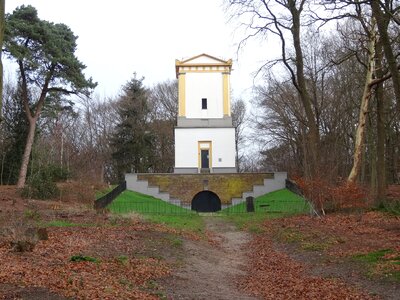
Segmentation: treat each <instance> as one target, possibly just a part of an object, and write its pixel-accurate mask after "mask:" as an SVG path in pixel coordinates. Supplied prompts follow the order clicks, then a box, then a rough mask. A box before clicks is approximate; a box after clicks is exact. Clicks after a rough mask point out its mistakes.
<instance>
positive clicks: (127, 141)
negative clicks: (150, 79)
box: [111, 75, 153, 179]
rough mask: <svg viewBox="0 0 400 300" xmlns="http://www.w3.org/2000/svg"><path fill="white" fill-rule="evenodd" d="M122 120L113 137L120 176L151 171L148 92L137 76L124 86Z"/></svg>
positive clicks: (121, 105)
mask: <svg viewBox="0 0 400 300" xmlns="http://www.w3.org/2000/svg"><path fill="white" fill-rule="evenodd" d="M117 110H118V115H119V122H118V124H117V126H116V130H115V134H114V136H113V138H112V142H111V143H112V146H113V147H114V149H115V150H114V152H113V154H112V157H113V159H114V161H115V163H116V168H117V172H118V175H119V179H122V178H123V176H124V173H127V172H134V173H139V172H148V171H150V170H151V168H152V166H151V162H152V161H153V160H152V156H153V151H152V146H153V136H152V134H151V133H150V131H149V113H150V110H149V107H148V91H147V89H146V88H145V87H144V86H143V78H141V79H137V78H136V75H135V76H134V77H133V78H132V79H131V80H130V81H129V82H128V83H127V84H126V85H125V86H124V87H123V91H122V95H121V96H120V99H119V101H118V108H117Z"/></svg>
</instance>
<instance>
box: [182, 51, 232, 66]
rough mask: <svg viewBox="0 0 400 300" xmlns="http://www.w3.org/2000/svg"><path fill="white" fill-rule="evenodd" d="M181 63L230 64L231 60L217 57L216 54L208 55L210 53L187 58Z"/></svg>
mask: <svg viewBox="0 0 400 300" xmlns="http://www.w3.org/2000/svg"><path fill="white" fill-rule="evenodd" d="M180 64H181V65H197V64H199V65H204V64H210V65H219V64H222V65H225V64H229V61H225V60H222V59H219V58H216V57H214V56H211V55H208V54H205V53H203V54H200V55H197V56H194V57H191V58H188V59H185V60H182V61H180Z"/></svg>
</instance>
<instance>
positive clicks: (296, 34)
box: [288, 0, 320, 177]
mask: <svg viewBox="0 0 400 300" xmlns="http://www.w3.org/2000/svg"><path fill="white" fill-rule="evenodd" d="M303 4H304V1H302V2H301V4H300V8H299V9H298V8H297V7H296V1H294V0H289V1H288V7H289V9H290V12H291V14H292V17H293V25H292V28H291V32H292V37H293V45H294V49H295V53H296V62H295V64H296V78H297V86H296V88H297V90H298V92H299V95H300V100H301V102H302V105H303V107H304V112H305V114H306V117H307V125H308V133H307V141H308V145H307V146H308V149H309V152H310V154H311V157H310V162H311V166H310V175H311V176H312V177H313V176H315V175H316V173H317V172H318V168H319V155H318V153H319V152H318V151H319V149H318V147H319V139H320V137H319V129H318V124H317V120H316V118H315V114H314V111H313V109H312V100H311V96H310V94H309V92H308V90H307V84H306V77H305V75H304V61H303V51H302V48H301V38H300V27H301V24H300V14H301V11H302V6H303Z"/></svg>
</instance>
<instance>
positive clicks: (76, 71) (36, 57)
mask: <svg viewBox="0 0 400 300" xmlns="http://www.w3.org/2000/svg"><path fill="white" fill-rule="evenodd" d="M76 40H77V37H76V36H75V35H74V34H73V32H72V31H71V29H70V28H69V27H68V26H67V25H65V24H55V23H52V22H48V21H45V20H41V19H39V17H38V13H37V10H36V9H35V8H34V7H32V6H30V5H29V6H24V5H23V6H21V7H18V8H17V9H15V10H14V12H13V13H12V14H7V15H6V26H5V35H4V47H5V54H6V55H7V56H8V57H9V58H10V59H12V60H14V61H15V62H16V63H17V64H18V71H19V78H20V82H21V89H22V103H23V107H24V111H25V114H26V116H27V118H28V121H29V132H28V137H27V141H26V146H25V151H24V155H23V159H22V163H21V169H20V174H19V179H18V187H23V186H24V185H25V180H26V173H27V168H28V163H29V158H30V154H31V150H32V144H33V139H34V135H35V128H36V122H37V120H38V118H39V116H40V114H41V112H42V110H43V107H44V105H45V104H46V101H50V102H51V99H55V98H54V97H48V95H49V94H50V93H59V94H62V95H71V94H75V95H84V96H88V95H89V94H90V91H91V89H93V88H94V87H95V86H96V84H95V83H94V82H93V81H92V79H91V78H89V79H87V78H86V77H85V75H84V74H83V70H84V69H85V68H86V66H85V65H84V64H83V63H82V62H80V61H79V60H78V58H77V57H76V56H75V51H76V47H77V44H76Z"/></svg>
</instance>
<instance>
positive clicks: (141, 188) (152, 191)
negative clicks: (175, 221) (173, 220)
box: [125, 174, 181, 206]
mask: <svg viewBox="0 0 400 300" xmlns="http://www.w3.org/2000/svg"><path fill="white" fill-rule="evenodd" d="M125 180H126V189H127V190H131V191H135V192H138V193H142V194H145V195H149V196H153V197H154V198H158V199H161V200H164V201H165V202H169V203H171V204H174V205H178V206H181V200H179V199H175V198H171V197H170V195H169V193H166V192H160V188H159V187H157V186H149V182H148V181H147V180H140V179H138V176H137V174H126V175H125Z"/></svg>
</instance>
